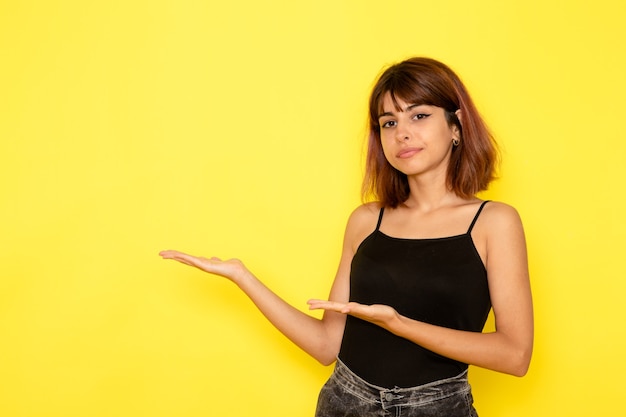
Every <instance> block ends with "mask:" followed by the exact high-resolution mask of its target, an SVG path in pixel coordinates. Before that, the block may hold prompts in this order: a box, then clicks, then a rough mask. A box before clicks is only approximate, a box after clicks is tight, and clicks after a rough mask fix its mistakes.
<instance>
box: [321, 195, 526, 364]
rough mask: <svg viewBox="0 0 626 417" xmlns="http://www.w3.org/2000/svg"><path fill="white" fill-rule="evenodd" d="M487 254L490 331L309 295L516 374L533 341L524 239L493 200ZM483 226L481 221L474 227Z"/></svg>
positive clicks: (514, 217) (485, 218) (511, 213)
mask: <svg viewBox="0 0 626 417" xmlns="http://www.w3.org/2000/svg"><path fill="white" fill-rule="evenodd" d="M480 222H481V223H482V226H484V227H481V228H480V229H481V230H482V232H481V233H482V234H483V236H482V238H481V240H482V241H483V242H484V247H485V250H484V255H485V256H484V259H485V262H486V268H487V274H488V279H489V291H490V294H491V302H492V306H493V310H494V316H495V321H496V330H495V332H492V333H475V332H466V331H460V330H453V329H449V328H445V327H440V326H435V325H431V324H427V323H423V322H419V321H416V320H412V319H409V318H407V317H404V316H401V315H399V314H398V313H397V312H396V311H395V310H394V309H393V308H391V307H388V306H383V305H373V306H365V305H360V304H357V303H335V302H326V301H320V300H311V301H310V302H309V304H310V308H312V309H315V308H323V309H326V310H332V311H337V312H341V313H346V314H351V315H354V316H356V317H359V318H361V319H363V320H367V321H370V322H372V323H375V324H377V325H379V326H381V327H383V328H385V329H387V330H388V331H390V332H392V333H394V334H396V335H398V336H401V337H404V338H406V339H408V340H411V341H413V342H415V343H417V344H418V345H420V346H422V347H424V348H426V349H428V350H431V351H433V352H435V353H438V354H440V355H443V356H446V357H448V358H451V359H454V360H457V361H460V362H464V363H468V364H472V365H476V366H480V367H483V368H488V369H492V370H495V371H500V372H504V373H508V374H512V375H517V376H522V375H524V374H526V372H527V370H528V366H529V364H530V358H531V354H532V346H533V311H532V298H531V292H530V280H529V276H528V261H527V255H526V243H525V238H524V231H523V228H522V223H521V220H520V218H519V215H518V214H517V212H516V211H515V210H514V209H513V208H511V207H509V206H507V205H505V204H500V203H490V204H489V205H488V206H486V207H485V210H484V212H483V214H482V215H481V217H480ZM478 227H479V224H478V223H477V226H476V228H475V229H477V228H478Z"/></svg>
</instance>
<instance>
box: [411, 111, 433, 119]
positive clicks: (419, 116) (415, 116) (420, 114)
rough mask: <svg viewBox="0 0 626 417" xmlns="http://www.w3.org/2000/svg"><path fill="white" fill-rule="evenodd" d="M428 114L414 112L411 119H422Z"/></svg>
mask: <svg viewBox="0 0 626 417" xmlns="http://www.w3.org/2000/svg"><path fill="white" fill-rule="evenodd" d="M428 116H430V114H427V113H416V114H414V115H413V119H415V120H422V119H425V118H427V117H428Z"/></svg>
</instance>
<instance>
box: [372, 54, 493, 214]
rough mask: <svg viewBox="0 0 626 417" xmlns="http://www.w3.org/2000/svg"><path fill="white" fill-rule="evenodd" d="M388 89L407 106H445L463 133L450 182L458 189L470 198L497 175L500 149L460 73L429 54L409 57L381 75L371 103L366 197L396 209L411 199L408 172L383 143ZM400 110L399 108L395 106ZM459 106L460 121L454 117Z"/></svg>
mask: <svg viewBox="0 0 626 417" xmlns="http://www.w3.org/2000/svg"><path fill="white" fill-rule="evenodd" d="M387 93H389V94H390V95H391V99H392V100H393V102H394V104H396V106H398V99H400V100H402V101H404V102H406V103H409V104H428V105H431V106H437V107H441V108H443V110H444V112H445V115H446V120H447V121H448V124H449V125H450V126H453V125H456V126H457V127H458V129H459V131H460V132H461V142H460V144H459V145H458V146H454V147H453V148H452V155H451V157H450V165H449V166H448V174H447V185H448V187H449V188H450V190H452V191H453V192H454V193H456V194H457V195H458V196H460V197H463V198H470V197H471V196H473V195H474V194H476V193H477V192H479V191H483V190H486V189H487V187H488V185H489V183H490V182H491V181H492V180H493V179H494V178H495V168H496V164H497V161H498V152H497V147H496V143H495V141H494V139H493V136H492V135H491V133H490V132H489V130H488V128H487V126H486V124H485V122H484V121H483V119H482V118H481V116H480V114H479V113H478V110H477V109H476V106H475V105H474V103H473V101H472V99H471V98H470V96H469V94H468V93H467V89H466V88H465V86H464V85H463V83H462V82H461V80H460V79H459V77H458V76H457V75H456V74H455V73H454V72H453V71H452V70H451V69H450V68H449V67H448V66H446V65H445V64H442V63H441V62H439V61H435V60H434V59H430V58H410V59H407V60H406V61H402V62H400V63H398V64H395V65H393V66H391V67H389V68H388V69H387V70H385V71H384V72H383V73H382V75H381V76H380V77H379V78H378V81H377V82H376V84H375V86H374V89H373V90H372V94H371V96H370V101H369V140H368V149H367V159H366V166H365V177H364V179H363V189H362V194H363V199H364V200H367V199H368V197H370V196H372V197H374V198H375V199H378V200H380V202H381V204H382V205H383V206H390V207H397V206H398V204H401V203H403V202H404V201H406V199H407V198H408V197H409V184H408V180H407V177H406V175H405V174H403V173H401V172H400V171H398V170H396V169H395V168H393V167H392V166H391V165H390V164H389V162H388V161H387V159H386V158H385V155H384V154H383V148H382V145H381V141H380V124H379V123H378V116H379V115H380V114H381V113H382V112H383V109H382V105H383V104H382V103H383V99H384V96H385V94H387ZM397 109H398V110H400V109H399V107H398V108H397ZM459 109H460V110H461V119H462V120H463V121H462V123H461V122H460V121H459V119H458V118H457V116H456V114H455V113H456V111H457V110H459Z"/></svg>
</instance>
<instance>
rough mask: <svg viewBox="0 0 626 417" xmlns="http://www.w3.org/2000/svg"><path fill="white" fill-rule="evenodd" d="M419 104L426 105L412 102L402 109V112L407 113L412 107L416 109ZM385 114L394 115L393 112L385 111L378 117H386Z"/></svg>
mask: <svg viewBox="0 0 626 417" xmlns="http://www.w3.org/2000/svg"><path fill="white" fill-rule="evenodd" d="M419 106H424V104H411V105H409V106H407V107H406V108H405V109H404V110H400V111H401V112H404V113H407V112H409V111H411V110H412V109H414V108H415V107H419ZM385 116H393V113H392V112H389V111H387V112H384V113H381V114H379V115H378V118H379V119H380V118H381V117H385Z"/></svg>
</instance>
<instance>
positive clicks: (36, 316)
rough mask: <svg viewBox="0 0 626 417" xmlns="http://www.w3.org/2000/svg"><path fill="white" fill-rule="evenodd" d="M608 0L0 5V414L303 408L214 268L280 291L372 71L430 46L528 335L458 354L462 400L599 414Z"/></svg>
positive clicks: (615, 80) (610, 318) (328, 243)
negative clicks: (532, 313) (531, 315)
mask: <svg viewBox="0 0 626 417" xmlns="http://www.w3.org/2000/svg"><path fill="white" fill-rule="evenodd" d="M624 7H625V6H622V2H620V1H618V0H613V1H611V0H596V1H593V2H592V1H582V0H578V1H567V2H565V1H558V2H557V1H552V2H550V1H545V0H525V1H514V2H504V1H499V0H485V1H481V2H472V1H465V0H450V1H446V2H434V1H429V2H425V1H419V0H415V1H390V0H385V1H371V0H368V1H362V0H359V1H357V0H354V1H339V0H321V1H320V0H317V1H307V2H294V1H279V0H270V1H263V2H259V1H253V0H235V1H219V2H218V1H191V0H170V1H166V0H156V1H154V0H153V1H146V0H140V1H127V0H107V1H104V0H103V1H82V0H81V1H78V0H57V1H44V0H39V1H38V0H33V1H25V0H24V1H19V0H18V1H8V0H4V1H2V2H1V3H0V193H1V194H0V195H1V200H0V415H2V416H11V417H12V416H20V417H21V416H24V417H27V416H28V417H31V416H37V417H39V416H42V417H43V416H46V417H48V416H50V417H52V416H55V417H56V416H58V417H73V416H77V417H85V416H89V417H101V416H151V417H159V416H217V415H234V416H274V415H284V416H303V417H304V416H311V415H312V414H313V410H314V406H315V401H316V397H317V392H318V390H319V388H320V386H321V385H322V384H323V382H324V381H325V378H326V377H327V376H328V375H329V373H330V368H324V367H322V366H320V365H318V364H317V363H316V362H315V361H313V360H312V359H310V358H308V357H307V356H306V355H305V354H304V353H302V352H300V351H299V350H298V349H297V348H295V347H293V346H292V345H291V344H290V343H289V342H288V341H286V340H285V339H284V338H283V337H282V336H281V335H280V334H278V332H276V331H275V330H273V329H272V328H271V326H270V325H268V324H267V323H265V321H264V319H263V318H262V317H261V316H260V315H259V314H258V313H257V312H256V311H255V309H254V308H253V307H252V306H251V305H250V303H249V302H248V301H247V300H246V299H244V297H243V296H242V295H241V294H240V293H239V292H238V291H236V289H235V288H234V286H233V285H231V284H229V283H228V282H225V281H223V280H220V279H217V278H215V277H210V276H206V275H202V274H201V273H200V272H198V271H195V270H192V269H190V268H186V267H184V266H181V265H178V264H175V263H173V262H165V261H162V260H160V259H159V257H158V256H157V253H158V251H159V250H160V249H167V248H176V249H180V250H186V251H190V252H192V253H197V254H205V255H217V256H222V257H231V256H237V257H240V258H242V259H244V260H245V261H246V263H247V264H248V265H249V266H250V267H251V268H252V269H253V270H254V271H255V272H257V274H258V275H259V276H261V277H263V279H264V281H265V282H266V283H267V284H268V285H269V286H271V287H272V288H274V289H275V290H276V291H277V292H279V293H280V294H281V295H283V296H284V297H285V298H286V299H287V300H289V301H290V302H292V303H294V304H295V305H296V306H299V307H300V308H302V309H303V310H304V309H306V304H305V301H306V300H307V299H308V298H310V297H324V296H325V295H326V294H327V291H328V288H329V285H330V283H331V280H332V277H333V274H334V271H335V265H336V263H337V260H338V254H339V248H340V241H341V238H342V234H343V227H344V223H345V221H346V218H347V216H348V214H349V212H350V211H351V210H352V209H353V208H354V207H355V205H357V204H358V202H359V195H358V189H359V185H360V176H361V171H362V165H361V161H362V159H361V158H362V144H363V132H364V120H365V119H364V117H365V108H366V104H365V101H366V98H367V94H368V90H369V88H370V86H371V83H372V81H373V79H374V78H375V76H376V74H377V73H378V72H379V70H380V69H381V67H382V66H383V65H386V64H388V63H391V62H395V61H398V60H400V59H403V58H405V57H408V56H411V55H427V56H432V57H434V58H438V59H441V60H443V61H445V62H447V63H448V64H450V65H451V66H452V67H453V68H454V69H456V70H457V71H458V72H459V73H460V74H461V75H462V77H463V78H464V79H465V80H466V82H467V84H468V86H469V88H470V90H471V91H472V92H473V95H474V97H475V98H476V100H477V102H478V104H479V107H480V108H481V110H482V111H483V113H484V115H485V116H486V118H487V120H488V121H489V122H490V124H491V126H492V127H493V130H494V132H495V133H496V135H497V137H498V139H499V141H500V143H501V144H502V148H503V150H504V155H503V158H504V163H503V167H502V179H501V180H500V181H498V182H497V183H496V184H495V185H494V186H493V188H492V189H491V190H490V191H489V192H488V193H487V194H486V197H488V198H492V199H500V200H504V201H507V202H509V203H511V204H513V205H515V206H516V207H517V208H518V209H519V211H520V212H521V214H522V216H523V218H524V221H525V225H526V230H527V235H528V244H529V250H530V262H531V272H532V284H533V290H534V296H535V304H536V327H537V330H536V349H535V355H534V358H533V363H532V366H531V370H530V372H529V374H528V375H527V376H526V377H525V378H522V379H518V378H514V377H510V376H505V375H500V374H496V373H494V372H489V371H485V370H480V369H472V371H471V382H472V384H473V386H474V390H475V398H476V406H477V408H478V410H479V412H480V413H481V417H496V416H510V417H513V416H524V417H526V416H568V417H573V416H585V417H586V416H593V415H624V414H625V413H626V407H625V406H624V402H623V401H621V400H619V398H621V396H622V395H623V390H624V384H623V378H622V376H623V374H624V373H626V361H625V360H624V356H623V352H625V351H626V342H625V340H626V337H625V334H624V324H623V321H624V317H625V316H626V314H625V313H624V302H623V297H624V294H625V293H626V281H625V280H624V278H625V277H626V267H625V266H624V252H625V250H624V249H625V246H626V245H625V243H626V222H624V220H623V219H624V213H625V212H626V207H625V205H626V204H625V197H624V188H625V186H624V176H625V175H626V168H624V166H625V164H624V160H625V156H626V140H625V139H624V132H623V131H624V127H623V120H624V97H626V82H625V81H624V74H625V73H626V58H625V55H626V54H625V53H624V39H626V29H625V26H624V24H623V21H624V18H626V11H625V10H624Z"/></svg>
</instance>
